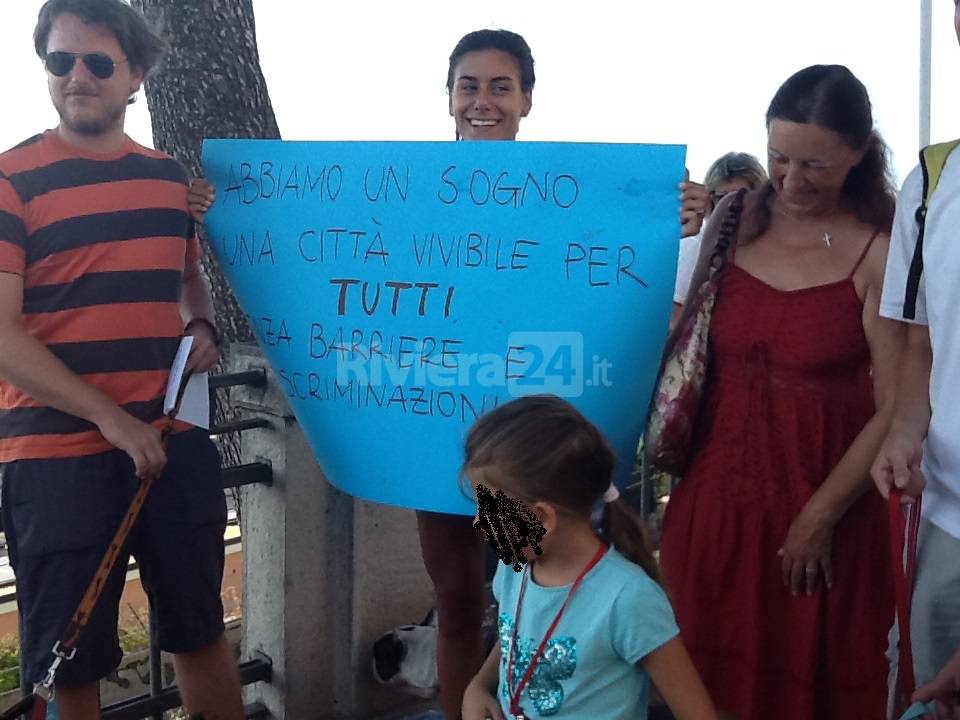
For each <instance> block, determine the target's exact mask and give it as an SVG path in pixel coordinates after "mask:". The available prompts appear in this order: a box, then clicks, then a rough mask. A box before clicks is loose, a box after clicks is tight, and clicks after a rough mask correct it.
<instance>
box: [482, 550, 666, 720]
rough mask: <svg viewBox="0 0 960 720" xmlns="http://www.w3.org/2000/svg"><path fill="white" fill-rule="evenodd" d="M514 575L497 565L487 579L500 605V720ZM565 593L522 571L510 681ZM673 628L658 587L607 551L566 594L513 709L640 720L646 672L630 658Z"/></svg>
mask: <svg viewBox="0 0 960 720" xmlns="http://www.w3.org/2000/svg"><path fill="white" fill-rule="evenodd" d="M528 574H529V573H528ZM522 579H523V575H522V573H518V572H515V571H514V570H513V568H512V567H507V566H505V565H502V564H501V565H500V566H499V568H498V569H497V574H496V576H495V577H494V579H493V594H494V596H495V597H496V598H497V602H499V603H500V617H499V624H498V627H499V634H500V681H499V687H498V696H499V700H500V706H501V707H502V709H503V712H504V714H505V715H506V717H508V718H509V717H512V716H511V715H510V712H509V711H510V695H509V690H508V689H507V683H506V677H507V658H508V657H509V656H510V643H511V640H512V637H513V624H514V618H515V616H516V611H517V598H518V597H519V595H520V584H521V581H522ZM569 590H570V586H569V585H565V586H563V587H543V586H541V585H537V584H536V583H535V582H534V580H533V576H532V574H531V575H530V578H529V579H528V580H527V591H526V594H525V595H524V598H523V611H522V612H521V615H520V628H519V632H518V634H517V655H516V658H515V660H514V665H515V667H514V671H513V673H514V680H513V682H512V683H511V686H513V687H515V686H516V684H517V683H518V682H519V681H520V678H522V677H523V675H524V673H525V672H526V670H527V667H528V665H529V663H530V660H531V658H532V657H533V654H534V653H535V652H536V651H537V648H538V647H539V646H540V643H541V641H542V640H543V637H544V635H545V634H546V632H547V629H548V628H549V627H550V623H551V622H553V618H554V617H555V616H556V614H557V612H558V611H559V610H560V606H561V605H563V601H564V599H565V598H566V597H567V593H568V592H569ZM678 632H679V631H678V630H677V624H676V621H675V620H674V616H673V610H672V609H671V607H670V603H669V601H668V600H667V597H666V595H665V594H664V592H663V590H662V589H661V588H660V586H659V585H657V583H655V582H654V581H653V580H651V579H650V577H649V576H648V575H647V574H646V573H645V572H644V571H643V568H641V567H639V566H638V565H636V564H634V563H632V562H630V561H629V560H627V559H626V558H625V557H623V555H621V554H620V553H618V552H617V551H616V550H614V549H612V548H611V549H610V550H608V551H607V553H606V554H605V555H604V556H603V558H602V559H601V560H600V562H598V563H597V565H596V566H595V567H594V568H593V569H592V570H591V571H590V572H589V573H587V575H586V576H585V577H584V578H583V582H582V583H581V584H580V587H579V589H578V590H577V592H576V593H575V594H574V596H573V598H571V600H570V604H569V605H567V609H566V610H565V611H564V613H563V617H562V619H561V620H560V623H559V624H558V625H557V627H556V630H554V633H553V636H552V637H551V638H550V642H549V643H548V644H547V647H546V649H545V650H544V653H543V655H542V656H541V657H540V661H539V662H538V663H537V667H536V670H534V673H533V677H532V678H530V682H529V683H528V684H527V686H526V688H524V690H523V693H522V695H521V696H520V707H521V709H522V710H523V712H524V713H525V714H526V715H527V716H528V717H531V718H538V717H552V718H579V719H580V720H582V719H583V718H589V719H590V720H627V719H628V718H629V720H644V719H645V718H646V717H647V702H648V694H649V689H650V677H649V675H647V673H646V671H645V670H644V669H643V668H642V667H641V666H640V665H639V664H638V663H639V661H640V660H641V659H642V658H644V657H646V656H647V655H648V654H650V653H651V652H652V651H653V650H656V649H657V648H658V647H660V646H662V645H664V644H665V643H666V642H668V641H669V640H671V639H672V638H674V637H676V636H677V634H678Z"/></svg>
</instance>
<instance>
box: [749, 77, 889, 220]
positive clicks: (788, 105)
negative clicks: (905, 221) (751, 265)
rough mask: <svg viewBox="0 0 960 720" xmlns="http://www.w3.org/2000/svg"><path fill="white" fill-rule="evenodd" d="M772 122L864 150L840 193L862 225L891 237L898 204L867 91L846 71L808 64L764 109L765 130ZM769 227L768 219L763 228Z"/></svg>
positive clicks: (778, 91) (790, 79) (786, 83)
mask: <svg viewBox="0 0 960 720" xmlns="http://www.w3.org/2000/svg"><path fill="white" fill-rule="evenodd" d="M774 120H786V121H788V122H795V123H812V124H814V125H818V126H819V127H822V128H826V129H827V130H832V131H833V132H835V133H837V134H839V135H840V136H841V137H842V138H843V140H844V142H845V143H846V144H847V145H848V146H849V147H851V148H852V149H854V150H863V151H865V155H864V156H863V160H861V161H860V163H859V164H858V165H856V166H855V167H853V168H852V169H851V170H850V174H849V175H847V179H846V182H844V185H843V194H844V197H845V199H846V201H847V203H848V205H849V207H850V208H851V209H852V210H853V211H854V212H855V213H856V214H857V217H859V218H860V220H861V221H862V222H865V223H868V224H870V225H872V226H874V227H877V228H880V229H881V230H883V231H885V232H889V230H890V227H891V225H892V224H893V212H894V208H895V205H896V199H895V198H896V195H895V192H894V187H893V181H892V178H891V174H890V162H889V151H888V149H887V145H886V143H884V141H883V139H882V138H881V137H880V135H879V133H877V131H876V130H875V129H874V126H873V112H872V109H871V105H870V97H869V95H868V94H867V89H866V88H865V87H864V85H863V83H862V82H860V81H859V80H858V79H857V78H856V76H854V74H853V73H852V72H850V70H849V69H847V68H846V67H844V66H843V65H812V66H810V67H808V68H804V69H803V70H801V71H799V72H798V73H795V74H794V75H792V76H790V77H789V78H788V79H787V81H786V82H785V83H783V85H781V86H780V89H779V90H777V93H776V95H774V96H773V100H772V101H771V102H770V107H769V108H768V109H767V127H768V128H769V127H770V123H771V122H773V121H774ZM768 192H769V190H768ZM763 205H764V206H766V204H765V203H764V204H763ZM768 211H769V208H768ZM768 223H769V217H768V218H767V219H766V221H765V222H762V223H761V224H762V225H763V228H762V229H765V227H766V225H767V224H768ZM762 229H761V231H762Z"/></svg>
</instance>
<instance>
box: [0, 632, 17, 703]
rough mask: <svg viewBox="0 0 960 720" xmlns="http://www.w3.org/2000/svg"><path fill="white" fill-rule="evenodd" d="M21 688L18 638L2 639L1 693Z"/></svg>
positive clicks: (7, 637) (0, 652)
mask: <svg viewBox="0 0 960 720" xmlns="http://www.w3.org/2000/svg"><path fill="white" fill-rule="evenodd" d="M18 687H20V645H19V643H18V642H17V638H16V637H14V636H13V635H7V636H6V637H3V638H0V693H5V692H8V691H10V690H15V689H17V688H18Z"/></svg>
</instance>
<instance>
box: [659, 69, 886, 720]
mask: <svg viewBox="0 0 960 720" xmlns="http://www.w3.org/2000/svg"><path fill="white" fill-rule="evenodd" d="M767 129H768V153H769V171H770V178H771V180H770V183H769V184H768V185H767V186H766V187H765V188H762V189H760V190H757V191H754V192H752V193H750V194H748V195H747V197H746V198H745V201H744V209H743V216H742V219H741V223H740V230H739V233H738V237H737V239H736V242H735V243H733V244H732V251H731V256H730V257H729V258H728V264H727V267H726V269H725V270H724V274H723V277H722V280H721V285H720V290H719V295H718V300H717V305H716V307H715V310H714V315H713V319H712V323H711V328H710V337H711V351H712V356H711V357H712V360H711V362H712V365H711V368H710V376H709V380H708V388H707V392H706V397H705V402H704V406H703V409H702V411H701V415H700V417H699V418H698V425H697V432H696V438H695V448H694V454H693V457H692V459H691V462H690V465H689V467H688V470H687V473H686V474H685V476H684V478H683V479H682V480H681V481H680V482H679V483H678V485H677V486H676V488H675V489H674V491H673V493H672V496H671V498H670V502H669V504H668V506H667V512H666V517H665V520H664V531H663V539H662V547H661V552H662V563H663V569H664V574H665V578H666V581H667V586H668V589H669V591H670V594H671V598H672V600H673V601H674V605H675V608H676V612H677V619H678V621H679V625H680V630H681V635H682V637H683V638H684V642H685V643H686V645H687V646H688V648H689V650H690V653H691V655H692V656H693V659H694V662H695V664H696V667H697V670H698V671H699V672H700V675H701V677H703V679H704V681H705V683H706V685H707V688H708V690H709V691H710V693H711V695H712V697H713V700H714V702H715V703H716V705H717V707H718V708H720V709H721V710H722V711H723V712H724V713H725V714H727V715H728V716H730V717H737V718H739V719H740V720H761V719H762V720H770V719H771V718H777V720H831V719H832V718H836V719H837V720H840V718H844V720H846V719H847V718H858V719H859V720H872V719H874V718H876V720H880V719H881V718H884V717H885V705H886V673H887V666H886V661H885V658H884V650H885V648H886V635H887V631H888V629H889V627H890V625H891V624H892V621H893V586H892V575H891V566H890V560H889V546H888V536H887V529H886V526H887V519H886V514H885V506H884V504H883V501H882V499H881V498H880V496H879V495H878V494H877V493H873V492H868V490H869V488H870V478H869V468H870V462H871V460H872V458H873V457H874V456H875V454H876V452H877V449H878V447H879V445H880V443H881V441H882V439H883V437H884V433H885V432H886V427H887V424H888V420H889V415H890V410H891V404H892V400H893V382H894V376H895V369H896V362H897V356H898V353H899V348H900V345H901V333H900V330H899V328H897V327H896V326H895V324H894V323H891V322H889V321H886V320H883V319H881V318H880V317H879V314H878V307H879V299H880V289H881V283H882V280H883V271H884V264H885V261H886V254H887V244H888V239H889V238H888V235H887V233H888V231H889V228H890V225H891V222H892V219H893V211H894V196H893V191H892V187H891V184H890V180H889V173H888V167H887V158H886V147H885V145H884V144H883V141H882V140H881V139H880V137H879V136H878V135H877V133H876V131H875V130H874V128H873V119H872V113H871V109H870V101H869V98H868V97H867V93H866V89H865V88H864V87H863V85H862V84H861V83H860V81H859V80H857V79H856V78H855V77H854V76H853V75H852V74H851V73H850V71H849V70H847V68H845V67H842V66H836V65H834V66H813V67H809V68H806V69H805V70H802V71H800V72H798V73H797V74H795V75H794V76H792V77H791V78H790V79H788V80H787V81H786V83H784V85H783V86H782V87H781V88H780V90H779V91H778V92H777V94H776V96H775V97H774V99H773V101H772V102H771V104H770V108H769V110H768V112H767ZM728 205H729V201H726V202H724V203H721V205H720V207H719V208H718V211H717V212H716V213H715V222H716V221H719V220H720V219H722V218H723V217H724V215H725V214H726V208H727V207H728ZM711 249H712V248H711V247H710V243H708V242H705V243H704V249H703V252H702V254H701V258H700V266H701V267H700V270H699V271H698V273H697V275H698V276H700V278H702V277H703V276H704V273H705V268H706V262H707V259H708V257H709V253H710V251H711Z"/></svg>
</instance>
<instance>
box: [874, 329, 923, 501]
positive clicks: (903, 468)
mask: <svg viewBox="0 0 960 720" xmlns="http://www.w3.org/2000/svg"><path fill="white" fill-rule="evenodd" d="M906 336H907V340H906V345H905V347H904V350H903V355H902V359H901V362H900V372H899V374H898V383H897V395H896V401H895V403H894V411H893V419H892V421H891V423H890V431H889V432H888V433H887V437H886V439H885V440H884V442H883V445H882V446H881V447H880V451H879V452H878V453H877V457H876V460H875V461H874V463H873V467H872V468H871V470H870V474H871V475H872V476H873V482H874V483H875V484H876V486H877V489H878V490H879V491H880V494H881V495H883V497H884V498H886V497H888V496H889V494H890V490H891V489H893V488H894V487H896V488H899V489H901V490H903V491H904V496H905V497H904V500H910V499H912V498H915V497H917V496H918V495H919V494H920V493H921V491H922V490H923V485H924V481H923V477H922V476H921V474H920V460H921V458H922V457H923V439H924V438H925V437H926V435H927V428H928V426H929V425H930V412H931V411H930V368H931V367H932V366H933V350H932V348H931V346H930V329H929V328H928V327H927V326H926V325H908V326H907V330H906Z"/></svg>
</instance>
